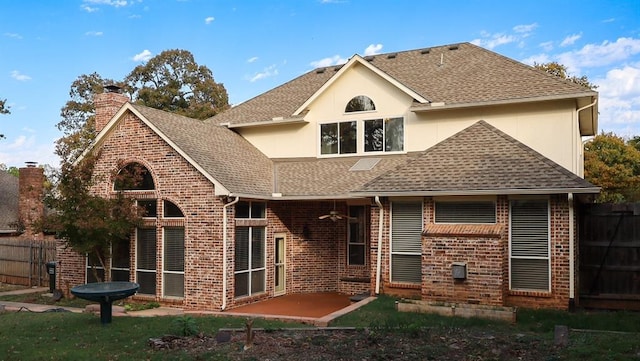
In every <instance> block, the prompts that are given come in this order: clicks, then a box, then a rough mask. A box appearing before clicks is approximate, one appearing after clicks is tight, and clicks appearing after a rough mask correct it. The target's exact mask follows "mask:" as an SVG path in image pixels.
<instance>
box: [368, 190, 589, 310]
mask: <svg viewBox="0 0 640 361" xmlns="http://www.w3.org/2000/svg"><path fill="white" fill-rule="evenodd" d="M423 204H424V208H423V217H424V221H423V225H424V229H425V231H426V233H425V234H424V235H423V238H422V284H421V285H412V284H397V283H391V282H390V278H389V277H390V270H389V250H390V246H389V221H390V217H389V209H390V204H389V202H388V201H385V202H384V204H383V208H384V220H383V225H384V231H383V236H382V252H381V253H382V259H381V261H382V262H381V271H382V272H381V293H384V294H390V295H394V296H399V297H409V298H422V299H425V300H433V301H448V302H461V303H480V304H487V305H505V306H518V307H534V308H539V307H544V308H556V309H566V308H567V307H568V305H569V282H570V280H569V220H568V218H569V209H568V201H567V197H566V195H554V196H551V197H550V209H551V216H550V221H551V224H550V229H551V269H552V273H551V291H550V292H524V291H510V290H509V200H508V198H507V197H506V196H499V197H498V198H497V204H496V207H497V208H496V211H497V212H496V224H495V225H489V226H487V225H484V226H483V225H469V226H465V227H460V226H459V225H438V224H435V223H434V218H433V209H434V202H433V201H432V200H431V199H430V198H425V199H424V200H423ZM574 217H575V215H574ZM378 222H379V210H378V209H377V208H373V209H372V212H371V229H370V230H371V247H370V259H371V268H370V271H371V289H372V290H374V289H375V273H376V260H377V254H378V249H377V239H378V235H377V233H378ZM574 232H575V229H574ZM574 242H575V241H574ZM574 246H577V243H574ZM454 262H459V263H464V264H466V266H467V278H466V279H465V280H454V279H453V276H452V269H451V266H452V264H453V263H454Z"/></svg>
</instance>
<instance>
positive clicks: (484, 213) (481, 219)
mask: <svg viewBox="0 0 640 361" xmlns="http://www.w3.org/2000/svg"><path fill="white" fill-rule="evenodd" d="M435 208H436V209H435V221H436V223H496V204H495V203H494V202H492V201H453V202H436V203H435Z"/></svg>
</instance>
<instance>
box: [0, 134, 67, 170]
mask: <svg viewBox="0 0 640 361" xmlns="http://www.w3.org/2000/svg"><path fill="white" fill-rule="evenodd" d="M29 161H34V162H38V163H39V164H49V165H51V166H54V167H55V166H58V165H59V164H60V158H58V157H57V156H56V155H55V144H54V142H53V141H51V142H48V143H46V144H39V142H38V141H37V139H36V136H35V135H30V136H28V137H27V136H24V135H20V136H19V137H17V138H16V139H15V140H13V141H12V142H11V143H7V142H6V140H5V141H4V142H0V163H3V164H6V165H9V166H16V167H21V166H23V165H24V163H25V162H29Z"/></svg>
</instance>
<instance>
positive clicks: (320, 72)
mask: <svg viewBox="0 0 640 361" xmlns="http://www.w3.org/2000/svg"><path fill="white" fill-rule="evenodd" d="M322 73H324V68H322V69H318V70H316V74H322Z"/></svg>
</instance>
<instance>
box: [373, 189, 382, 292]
mask: <svg viewBox="0 0 640 361" xmlns="http://www.w3.org/2000/svg"><path fill="white" fill-rule="evenodd" d="M374 201H375V202H376V204H377V205H378V208H379V209H380V216H379V217H378V258H377V259H376V295H378V294H380V268H381V267H382V257H381V256H382V228H383V224H384V208H383V207H382V203H380V197H379V196H376V197H375V198H374Z"/></svg>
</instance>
